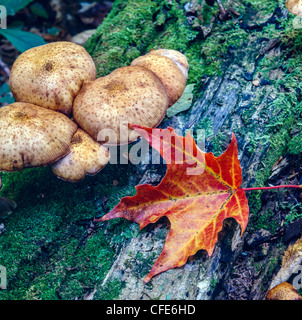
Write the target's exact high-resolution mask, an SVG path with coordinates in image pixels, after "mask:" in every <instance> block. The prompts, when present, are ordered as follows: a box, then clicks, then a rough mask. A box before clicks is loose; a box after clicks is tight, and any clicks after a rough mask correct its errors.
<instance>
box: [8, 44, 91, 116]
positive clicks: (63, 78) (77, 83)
mask: <svg viewBox="0 0 302 320" xmlns="http://www.w3.org/2000/svg"><path fill="white" fill-rule="evenodd" d="M95 77H96V70H95V65H94V62H93V60H92V58H91V56H90V55H89V54H88V52H87V51H86V50H85V49H84V48H83V47H82V46H80V45H78V44H75V43H72V42H67V41H58V42H52V43H48V44H45V45H42V46H38V47H34V48H31V49H29V50H27V51H25V52H23V53H22V54H21V55H20V56H19V57H18V58H17V60H16V61H15V62H14V64H13V66H12V70H11V74H10V79H9V86H10V89H11V91H12V93H13V96H14V98H15V100H16V101H17V102H28V103H32V104H35V105H37V106H41V107H44V108H48V109H52V110H55V111H60V112H62V113H64V114H65V115H70V114H71V110H72V104H73V100H74V98H75V96H76V95H77V94H78V92H79V91H80V89H81V87H82V84H83V82H84V81H86V80H87V81H88V80H94V79H95Z"/></svg>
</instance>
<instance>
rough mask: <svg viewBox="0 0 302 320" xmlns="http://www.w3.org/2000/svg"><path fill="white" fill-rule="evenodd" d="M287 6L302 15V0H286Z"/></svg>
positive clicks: (289, 9) (296, 13)
mask: <svg viewBox="0 0 302 320" xmlns="http://www.w3.org/2000/svg"><path fill="white" fill-rule="evenodd" d="M285 7H286V8H287V10H288V11H289V12H291V13H292V14H294V15H296V16H302V0H286V2H285Z"/></svg>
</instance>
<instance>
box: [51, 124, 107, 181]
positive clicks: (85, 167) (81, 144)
mask: <svg viewBox="0 0 302 320" xmlns="http://www.w3.org/2000/svg"><path fill="white" fill-rule="evenodd" d="M70 149H71V152H70V153H69V154H68V155H67V156H65V157H64V158H62V159H60V160H59V161H57V162H55V163H54V164H52V171H53V173H54V174H55V175H56V176H57V177H58V178H61V179H63V180H65V181H71V182H76V181H79V180H82V179H84V177H85V175H86V174H88V175H95V174H97V173H98V172H99V171H100V170H101V169H103V168H104V167H105V165H106V164H107V163H108V161H109V159H110V155H109V150H108V149H107V148H105V147H103V146H102V145H101V144H99V143H98V142H96V141H94V140H93V139H92V138H91V137H90V136H89V135H88V134H87V133H86V132H85V131H83V130H81V129H78V130H77V132H76V133H75V134H74V136H73V138H72V140H71V145H70Z"/></svg>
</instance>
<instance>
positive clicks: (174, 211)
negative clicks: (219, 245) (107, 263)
mask: <svg viewBox="0 0 302 320" xmlns="http://www.w3.org/2000/svg"><path fill="white" fill-rule="evenodd" d="M131 128H132V129H135V130H136V131H137V132H139V133H140V134H141V135H142V136H143V137H144V138H145V139H147V141H148V142H149V144H150V145H151V146H152V147H153V148H155V149H156V150H158V151H159V152H160V154H161V156H162V157H163V159H164V160H166V162H167V172H166V175H165V176H164V178H163V179H162V181H161V182H160V184H159V185H157V186H151V185H149V184H143V185H138V186H136V195H135V196H133V197H124V198H122V199H121V201H120V203H119V204H118V205H117V206H116V207H115V208H113V209H112V210H111V211H110V212H109V213H108V214H106V215H105V216H103V217H102V218H101V219H97V220H96V221H105V220H109V219H113V218H121V217H123V218H125V219H128V220H130V221H134V222H136V223H138V224H139V225H140V229H142V228H143V227H145V226H146V225H147V224H149V223H154V222H156V221H157V220H158V219H159V218H161V217H163V216H166V217H167V218H168V219H169V221H170V223H171V228H170V232H169V233H168V235H167V238H166V242H165V246H164V248H163V251H162V253H161V254H160V256H159V258H158V259H157V261H156V262H155V264H154V266H153V267H152V269H151V271H150V273H149V274H148V275H147V276H146V278H145V279H144V281H145V282H148V281H150V279H151V278H152V277H153V276H154V275H156V274H159V273H161V272H163V271H166V270H168V269H171V268H175V267H180V266H182V265H184V264H185V263H186V261H187V259H188V257H189V256H191V255H194V254H195V253H196V252H197V251H198V250H200V249H205V250H206V251H207V252H208V254H209V255H211V254H212V253H213V250H214V246H215V243H216V241H217V238H218V233H219V231H221V229H222V226H223V221H224V219H226V218H234V219H235V220H236V221H237V222H238V223H239V225H240V227H241V232H242V233H243V232H244V230H245V228H246V225H247V222H248V215H249V207H248V201H247V199H246V197H245V192H244V190H243V189H242V188H240V185H241V182H242V178H241V167H240V162H239V160H238V148H237V140H236V137H235V135H234V134H233V135H232V141H231V143H230V145H229V147H228V148H227V150H226V151H225V152H224V153H223V154H222V155H221V156H219V157H215V156H214V155H213V154H212V153H203V152H202V151H201V150H200V149H198V147H197V146H196V143H195V141H194V139H193V138H192V137H191V135H190V133H188V134H187V135H186V137H181V136H178V135H177V134H176V133H175V131H174V129H173V128H167V129H154V128H145V127H141V126H138V125H132V126H131Z"/></svg>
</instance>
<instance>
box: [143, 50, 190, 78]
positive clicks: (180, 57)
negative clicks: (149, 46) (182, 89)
mask: <svg viewBox="0 0 302 320" xmlns="http://www.w3.org/2000/svg"><path fill="white" fill-rule="evenodd" d="M148 54H153V55H159V56H164V57H168V58H170V59H172V60H173V61H174V62H175V63H176V64H177V66H178V67H179V69H180V70H181V72H182V73H183V75H184V77H185V79H186V80H188V70H189V63H188V60H187V58H186V56H185V55H184V54H182V53H181V52H179V51H177V50H173V49H158V50H151V51H150V52H149V53H148Z"/></svg>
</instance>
